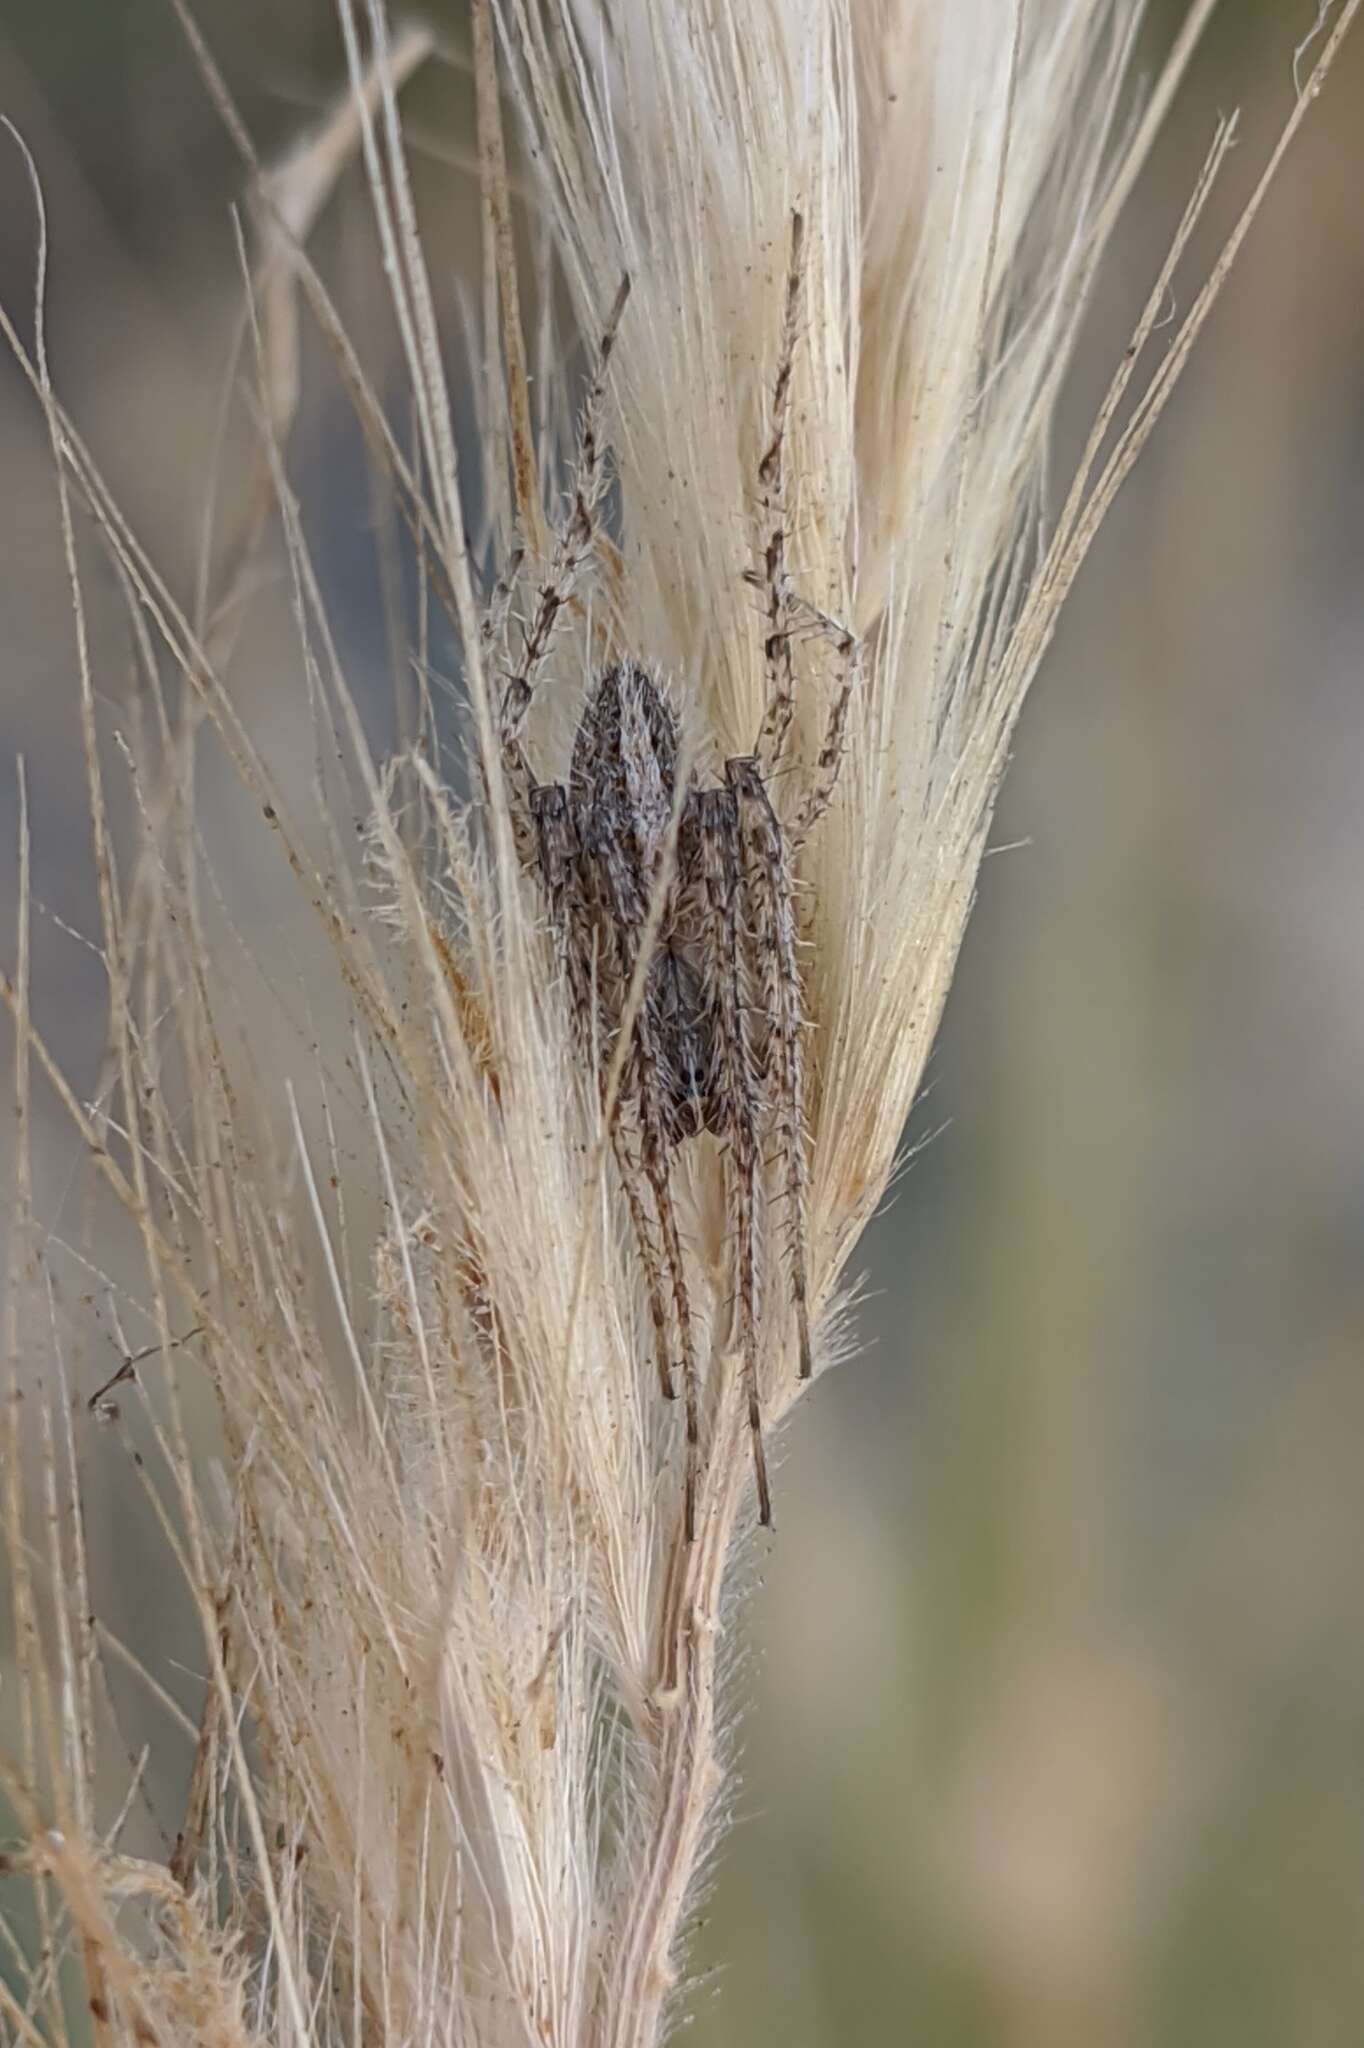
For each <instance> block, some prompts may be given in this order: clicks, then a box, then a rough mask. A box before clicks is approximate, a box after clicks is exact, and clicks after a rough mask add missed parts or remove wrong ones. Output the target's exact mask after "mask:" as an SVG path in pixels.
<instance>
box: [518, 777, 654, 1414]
mask: <svg viewBox="0 0 1364 2048" xmlns="http://www.w3.org/2000/svg"><path fill="white" fill-rule="evenodd" d="M530 815H531V820H532V824H533V828H534V834H535V857H536V863H537V865H538V867H539V871H540V879H541V882H542V883H543V885H544V890H545V895H546V897H547V898H548V901H549V911H550V923H551V925H552V927H553V930H554V935H555V939H556V942H557V944H558V949H559V958H560V963H561V965H562V967H563V969H564V975H565V980H566V983H567V986H568V994H569V1003H570V1006H571V1008H572V1013H573V1030H574V1035H575V1037H576V1038H577V1040H578V1044H579V1046H580V1047H581V1048H582V1051H583V1053H584V1056H585V1057H586V1058H587V1059H588V1060H590V1061H592V1062H593V1063H594V1065H595V1066H596V1067H597V1071H598V1073H601V1071H602V1069H601V1064H600V1054H601V1045H600V1042H599V1040H600V1029H599V1026H600V1015H599V1012H600V1005H599V1003H598V1001H597V995H596V989H595V976H594V974H593V971H592V964H591V963H592V960H593V944H592V934H591V932H590V930H589V929H588V928H587V919H586V918H585V917H584V915H583V912H582V905H581V898H580V896H578V895H577V894H576V893H575V891H574V889H573V887H572V881H573V872H574V863H575V861H576V859H577V852H578V842H577V833H576V832H575V830H574V827H573V820H572V817H571V814H570V812H569V807H568V796H567V792H566V791H565V790H564V787H563V785H562V784H561V783H558V782H551V783H542V784H538V785H537V786H535V787H534V788H532V790H531V793H530ZM611 1150H612V1154H613V1156H614V1158H615V1161H616V1169H617V1171H618V1173H619V1174H620V1180H621V1186H622V1188H623V1189H624V1190H625V1200H626V1205H627V1207H628V1209H629V1211H630V1225H631V1229H632V1230H633V1232H634V1238H635V1246H636V1249H637V1250H638V1252H639V1260H640V1264H641V1265H642V1266H643V1268H644V1279H645V1288H646V1291H647V1294H648V1298H649V1316H650V1319H651V1321H652V1323H653V1329H654V1352H655V1356H656V1358H657V1361H658V1377H659V1383H660V1385H661V1386H662V1389H663V1395H664V1398H665V1399H666V1400H669V1401H672V1400H675V1399H676V1398H677V1391H676V1388H675V1387H674V1385H673V1362H672V1351H671V1344H670V1340H669V1332H668V1312H667V1307H666V1302H665V1293H664V1285H663V1266H662V1261H661V1259H660V1257H659V1251H658V1245H657V1243H656V1241H655V1239H654V1234H653V1231H652V1230H651V1228H650V1226H649V1218H648V1212H647V1206H646V1202H645V1196H644V1188H643V1183H642V1176H641V1172H640V1168H639V1165H638V1162H637V1161H636V1160H635V1158H634V1156H633V1154H632V1152H631V1150H630V1146H629V1142H628V1140H627V1138H626V1135H625V1132H624V1131H623V1129H622V1128H621V1122H620V1117H619V1115H616V1116H613V1117H612V1119H611Z"/></svg>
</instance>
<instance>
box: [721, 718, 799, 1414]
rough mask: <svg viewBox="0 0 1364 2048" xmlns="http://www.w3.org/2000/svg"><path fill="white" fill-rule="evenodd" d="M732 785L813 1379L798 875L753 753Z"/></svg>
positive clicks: (729, 777)
mask: <svg viewBox="0 0 1364 2048" xmlns="http://www.w3.org/2000/svg"><path fill="white" fill-rule="evenodd" d="M725 780H726V781H727V783H728V784H729V787H730V788H731V789H732V790H733V792H734V797H735V801H736V804H737V806H738V816H739V839H740V850H741V858H742V861H743V868H742V880H743V887H744V892H745V896H746V897H747V899H748V900H749V901H750V902H751V904H752V906H753V910H754V912H755V913H756V914H755V915H752V916H750V918H749V923H750V926H751V929H752V936H753V943H754V945H755V947H756V949H757V953H758V958H759V964H760V968H761V973H762V982H763V1003H764V1009H765V1011H766V1014H767V1017H768V1020H769V1024H770V1028H771V1033H772V1040H773V1043H774V1046H775V1051H776V1066H777V1069H778V1076H777V1078H778V1095H777V1131H778V1137H779V1141H780V1144H781V1152H782V1161H783V1165H784V1167H785V1173H786V1187H785V1194H786V1200H787V1203H788V1205H789V1214H790V1237H789V1243H788V1247H787V1252H788V1257H789V1260H790V1271H791V1294H792V1298H793V1299H794V1301H795V1304H796V1335H797V1343H798V1355H799V1366H798V1370H799V1374H800V1377H801V1379H803V1380H808V1379H809V1378H810V1377H811V1375H812V1373H813V1371H814V1360H813V1353H812V1350H811V1345H810V1304H809V1286H808V1282H807V1278H806V1242H807V1217H808V1210H809V1169H808V1166H807V1163H806V1157H805V1060H804V1052H803V1048H802V1044H801V1036H802V1032H803V1029H804V1019H803V1017H802V1015H801V986H800V968H799V966H798V965H797V962H796V918H795V911H794V909H793V907H792V902H791V871H790V864H789V862H788V860H787V857H786V842H785V841H784V839H783V838H782V831H781V825H780V823H779V822H778V819H777V814H776V812H775V811H774V810H773V808H772V803H771V799H770V798H769V796H768V794H767V789H766V787H765V785H764V783H763V779H762V773H761V771H760V769H759V766H758V763H757V760H756V759H755V758H753V757H752V756H748V757H745V758H740V759H737V760H733V761H727V762H726V764H725Z"/></svg>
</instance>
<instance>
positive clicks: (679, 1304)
mask: <svg viewBox="0 0 1364 2048" xmlns="http://www.w3.org/2000/svg"><path fill="white" fill-rule="evenodd" d="M593 852H594V854H595V857H596V861H597V865H598V872H599V874H600V875H601V877H602V878H603V880H604V882H605V886H606V890H607V895H608V897H609V900H610V903H611V907H612V910H613V913H614V915H613V919H612V922H611V925H610V927H609V932H610V936H609V937H608V936H604V939H603V943H604V944H606V945H612V944H613V945H614V951H615V956H616V957H615V960H614V961H613V963H612V966H613V969H614V973H615V978H616V986H617V988H618V990H619V992H620V999H621V1002H622V1003H624V1001H625V996H626V992H627V990H628V989H629V987H630V983H631V980H632V978H633V975H634V971H635V961H636V957H637V955H636V940H637V937H638V934H639V932H640V930H641V928H642V926H643V923H644V915H645V913H644V907H643V906H642V905H641V903H640V902H639V900H638V894H637V891H636V889H635V886H634V882H633V878H632V877H631V875H630V873H629V871H628V868H627V866H626V863H625V861H624V859H623V857H622V855H621V850H620V848H619V846H618V845H617V844H616V843H615V840H614V838H613V837H612V835H611V834H610V833H606V834H604V835H603V838H602V841H601V844H600V845H599V846H597V847H596V848H594V849H593ZM646 986H647V985H646ZM628 1061H629V1067H628V1071H629V1074H630V1078H631V1080H632V1081H633V1083H634V1087H633V1089H632V1090H631V1091H630V1093H631V1095H632V1099H633V1100H634V1101H635V1103H636V1104H637V1105H638V1116H639V1135H640V1161H641V1164H642V1166H643V1170H644V1177H645V1179H646V1180H647V1181H648V1183H649V1186H650V1188H651V1190H652V1192H653V1198H654V1209H655V1211H656V1213H657V1216H658V1225H659V1230H660V1232H661V1233H662V1238H663V1258H664V1263H665V1265H666V1266H667V1269H668V1277H669V1279H670V1281H671V1283H672V1295H673V1307H674V1310H675V1313H676V1316H677V1335H678V1343H679V1347H680V1349H681V1353H682V1399H683V1406H684V1411H685V1416H686V1437H687V1455H686V1477H685V1481H684V1489H685V1511H684V1512H685V1523H686V1538H687V1541H688V1543H694V1542H695V1541H696V1493H697V1479H698V1475H699V1468H700V1458H701V1416H700V1392H699V1388H700V1379H699V1374H698V1371H697V1364H696V1339H695V1335H694V1333H693V1330H692V1320H691V1296H690V1294H689V1293H688V1291H687V1269H686V1265H685V1262H684V1260H683V1256H682V1236H681V1232H680V1231H679V1230H678V1227H677V1209H676V1206H675V1205H674V1202H673V1191H672V1169H671V1166H670V1164H669V1152H670V1147H669V1144H668V1132H667V1119H666V1116H665V1112H664V1091H663V1076H662V1069H661V1062H660V1059H659V1052H658V1046H657V1043H656V1042H655V1038H654V1030H653V1022H652V1019H651V1017H650V1013H649V1005H648V1002H647V1000H644V999H642V1000H641V1002H640V1005H639V1010H638V1012H637V1014H636V1017H635V1021H634V1029H633V1032H632V1034H631V1044H630V1051H629V1054H628ZM622 1092H623V1093H624V1092H625V1091H624V1090H623V1091H622Z"/></svg>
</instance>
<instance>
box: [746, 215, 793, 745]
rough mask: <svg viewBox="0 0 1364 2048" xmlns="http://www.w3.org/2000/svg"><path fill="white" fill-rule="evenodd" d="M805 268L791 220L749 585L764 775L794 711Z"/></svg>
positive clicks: (784, 742) (759, 478)
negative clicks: (791, 494) (794, 445)
mask: <svg viewBox="0 0 1364 2048" xmlns="http://www.w3.org/2000/svg"><path fill="white" fill-rule="evenodd" d="M804 268H805V220H804V217H803V215H801V214H799V213H794V214H792V216H791V260H790V264H789V266H788V269H787V273H786V304H785V310H784V313H783V316H782V329H781V347H780V349H779V351H778V354H777V375H776V381H775V383H774V385H773V388H772V425H771V434H770V438H769V440H768V444H767V447H766V449H765V451H764V453H763V458H762V460H761V462H760V463H759V464H758V487H759V490H760V492H761V496H762V509H763V516H764V521H765V525H766V533H765V537H764V543H763V568H762V575H761V577H759V576H756V575H755V576H754V577H753V579H752V580H753V581H754V582H755V583H757V584H758V585H759V587H760V588H763V589H765V590H766V593H767V632H766V636H765V638H764V640H763V654H764V658H765V661H766V665H767V710H766V712H765V714H764V716H763V722H762V730H761V732H760V733H759V735H758V746H757V752H758V754H759V756H760V757H761V759H762V761H763V763H764V765H765V767H766V769H767V771H768V773H771V771H772V770H773V769H774V768H775V767H776V766H777V763H778V762H779V761H780V760H781V757H782V754H783V752H784V750H785V747H786V740H787V735H788V734H789V732H790V730H791V720H792V718H793V716H794V714H795V708H796V679H795V668H794V665H793V662H792V657H791V586H790V582H789V579H788V576H787V571H786V540H787V504H786V463H785V452H786V428H787V423H788V421H789V418H790V413H791V376H792V370H793V367H794V364H795V355H796V335H797V331H798V328H799V322H800V288H801V283H802V279H803V276H804Z"/></svg>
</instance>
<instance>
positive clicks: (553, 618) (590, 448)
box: [497, 277, 630, 790]
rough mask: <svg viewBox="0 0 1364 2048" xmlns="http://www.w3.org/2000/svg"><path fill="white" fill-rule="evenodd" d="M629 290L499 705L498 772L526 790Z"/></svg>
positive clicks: (584, 526) (605, 341) (596, 499)
mask: <svg viewBox="0 0 1364 2048" xmlns="http://www.w3.org/2000/svg"><path fill="white" fill-rule="evenodd" d="M629 296H630V280H629V278H628V277H625V278H622V280H621V286H620V290H619V291H618V292H617V293H616V300H615V304H614V305H613V306H612V308H611V311H610V314H609V315H608V317H607V322H606V328H605V331H604V333H603V335H602V338H601V345H600V347H599V348H598V351H597V367H596V371H595V373H594V375H593V378H592V382H591V384H590V386H589V387H588V392H587V397H586V399H585V401H584V403H583V414H582V426H581V428H580V430H579V436H578V457H577V462H576V464H575V475H574V481H573V494H572V504H571V506H570V509H569V515H568V519H567V521H566V523H565V525H564V528H563V530H562V532H561V533H560V535H559V537H558V540H557V542H556V543H555V548H554V554H553V556H552V557H551V560H550V565H549V569H548V572H547V573H546V576H545V580H544V582H543V583H542V584H541V585H540V588H539V591H538V592H537V594H536V598H535V603H534V606H533V607H532V610H531V615H530V622H529V624H528V625H527V626H526V627H525V629H524V640H523V645H522V649H521V659H520V662H519V663H518V665H517V667H516V668H515V669H514V670H513V672H512V674H511V675H510V676H509V677H508V679H507V685H506V688H505V689H504V690H503V692H502V702H501V705H500V707H499V709H498V718H497V739H498V746H499V748H500V749H501V754H502V772H503V774H504V775H505V776H506V777H507V780H508V781H509V782H510V783H512V784H514V785H515V787H517V788H518V789H522V790H529V788H530V784H531V776H530V769H529V767H528V765H527V762H526V757H525V752H524V750H523V748H522V745H521V733H522V730H523V728H524V726H525V723H526V714H527V712H528V711H529V710H530V705H531V698H532V697H533V696H534V694H535V683H536V678H537V675H538V673H539V670H540V667H541V664H542V663H543V661H544V659H545V656H546V655H547V654H548V652H549V648H550V642H551V641H552V639H553V637H554V628H555V624H556V622H557V620H558V617H559V614H560V612H561V611H562V610H563V608H564V606H565V605H566V604H567V603H568V602H569V600H570V598H571V597H572V595H573V587H574V584H575V583H576V582H577V579H578V575H579V572H580V570H581V569H582V566H583V563H584V562H585V561H586V559H587V556H588V554H589V552H590V550H591V547H592V540H593V535H594V533H595V530H596V513H597V506H598V505H599V504H600V502H601V497H602V492H603V491H604V490H605V488H606V474H605V470H604V468H603V465H602V451H601V442H600V439H599V421H600V416H601V408H602V401H603V399H604V398H605V396H606V379H607V373H608V370H609V368H610V364H611V352H612V350H613V349H614V347H615V344H616V333H617V330H618V328H619V326H620V320H621V315H622V314H623V313H624V311H625V302H626V300H627V299H628V298H629Z"/></svg>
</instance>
